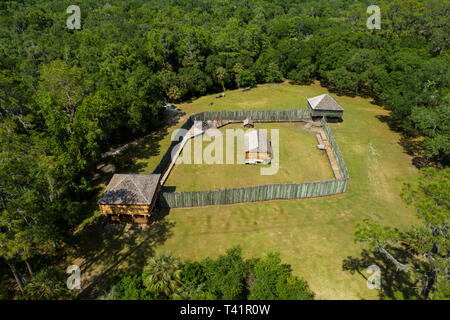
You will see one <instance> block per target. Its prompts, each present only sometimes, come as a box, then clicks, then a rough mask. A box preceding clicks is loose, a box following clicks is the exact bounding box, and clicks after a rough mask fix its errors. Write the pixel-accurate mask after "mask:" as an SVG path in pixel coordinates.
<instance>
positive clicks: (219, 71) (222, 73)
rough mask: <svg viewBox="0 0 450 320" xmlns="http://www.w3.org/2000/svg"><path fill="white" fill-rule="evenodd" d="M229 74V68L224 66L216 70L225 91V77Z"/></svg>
mask: <svg viewBox="0 0 450 320" xmlns="http://www.w3.org/2000/svg"><path fill="white" fill-rule="evenodd" d="M226 76H227V70H226V69H225V68H223V67H219V68H217V70H216V78H217V79H218V80H219V82H220V84H221V85H222V90H223V92H225V83H224V80H225V77H226Z"/></svg>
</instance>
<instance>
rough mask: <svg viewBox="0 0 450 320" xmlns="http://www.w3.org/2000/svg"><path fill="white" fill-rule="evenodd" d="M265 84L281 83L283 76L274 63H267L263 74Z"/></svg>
mask: <svg viewBox="0 0 450 320" xmlns="http://www.w3.org/2000/svg"><path fill="white" fill-rule="evenodd" d="M264 81H265V82H281V81H283V74H282V73H281V72H280V69H279V68H278V65H277V64H276V63H274V62H271V63H269V65H268V66H267V68H266V70H265V72H264Z"/></svg>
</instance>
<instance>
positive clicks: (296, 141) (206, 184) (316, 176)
mask: <svg viewBox="0 0 450 320" xmlns="http://www.w3.org/2000/svg"><path fill="white" fill-rule="evenodd" d="M304 127H305V123H304V122H294V123H256V124H255V129H265V130H267V133H268V136H269V138H271V136H272V130H278V134H279V139H278V140H279V142H278V143H274V142H275V141H272V146H273V148H274V146H275V145H277V144H278V145H279V166H278V171H276V170H275V171H274V172H276V173H275V174H273V175H262V174H261V170H260V168H261V167H265V168H269V167H270V165H262V164H258V165H246V164H237V163H236V160H237V159H236V154H237V142H236V141H235V143H234V153H233V154H234V164H226V150H227V149H226V141H227V137H226V135H225V134H226V131H227V130H234V129H242V124H230V125H227V126H224V127H222V128H221V129H220V131H221V132H222V133H223V134H224V135H223V136H220V137H216V138H212V139H211V141H208V140H209V139H208V137H207V136H206V135H203V136H197V137H195V138H194V139H191V140H190V141H189V145H187V146H186V147H185V148H184V150H183V153H182V154H181V156H184V157H185V158H186V159H189V161H190V164H186V163H181V164H177V165H175V167H174V168H173V170H172V172H171V173H170V175H169V178H168V179H167V181H166V183H165V186H167V187H175V191H207V190H219V189H225V188H239V187H247V186H255V185H263V184H275V183H300V182H310V181H321V180H326V179H329V180H331V179H333V178H334V175H333V171H332V170H331V166H330V164H329V161H328V157H327V154H326V152H325V151H323V150H319V149H318V148H317V139H316V136H315V132H314V131H312V130H309V129H305V128H304ZM228 137H229V136H228ZM228 139H230V138H228ZM214 140H217V141H214ZM215 143H216V144H217V146H222V150H223V154H222V156H221V157H218V159H221V162H222V164H206V163H202V164H194V150H195V149H196V146H197V145H202V150H203V152H205V150H207V149H206V148H208V146H210V147H211V148H212V147H213V146H214V144H215ZM189 150H190V152H188V151H189ZM185 151H187V152H186V155H185V154H184V152H185ZM208 153H209V152H208ZM219 154H220V153H219ZM188 155H190V157H189V156H188ZM214 155H215V154H214ZM274 163H275V161H274Z"/></svg>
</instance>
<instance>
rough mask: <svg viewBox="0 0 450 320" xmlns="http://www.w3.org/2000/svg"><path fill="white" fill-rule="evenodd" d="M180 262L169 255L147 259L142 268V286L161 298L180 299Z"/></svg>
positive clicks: (161, 254)
mask: <svg viewBox="0 0 450 320" xmlns="http://www.w3.org/2000/svg"><path fill="white" fill-rule="evenodd" d="M181 274H182V268H181V262H180V260H179V259H177V258H175V257H173V256H172V255H171V254H170V253H169V254H164V253H160V254H159V255H158V256H157V257H151V258H149V259H148V262H147V265H146V266H145V267H144V285H145V286H146V287H147V289H148V290H149V291H152V292H156V293H157V294H158V295H159V296H160V297H162V298H168V299H176V298H180V289H181V286H182V283H181Z"/></svg>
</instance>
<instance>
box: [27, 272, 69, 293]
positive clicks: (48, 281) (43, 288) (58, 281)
mask: <svg viewBox="0 0 450 320" xmlns="http://www.w3.org/2000/svg"><path fill="white" fill-rule="evenodd" d="M66 278H67V275H66V274H65V273H64V272H63V271H61V270H57V269H55V268H45V269H42V270H40V271H39V272H38V273H36V274H35V275H34V276H33V278H32V279H31V281H30V282H28V283H27V284H26V285H25V297H26V298H27V299H30V300H63V299H70V298H71V293H70V291H69V289H67V287H66Z"/></svg>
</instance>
